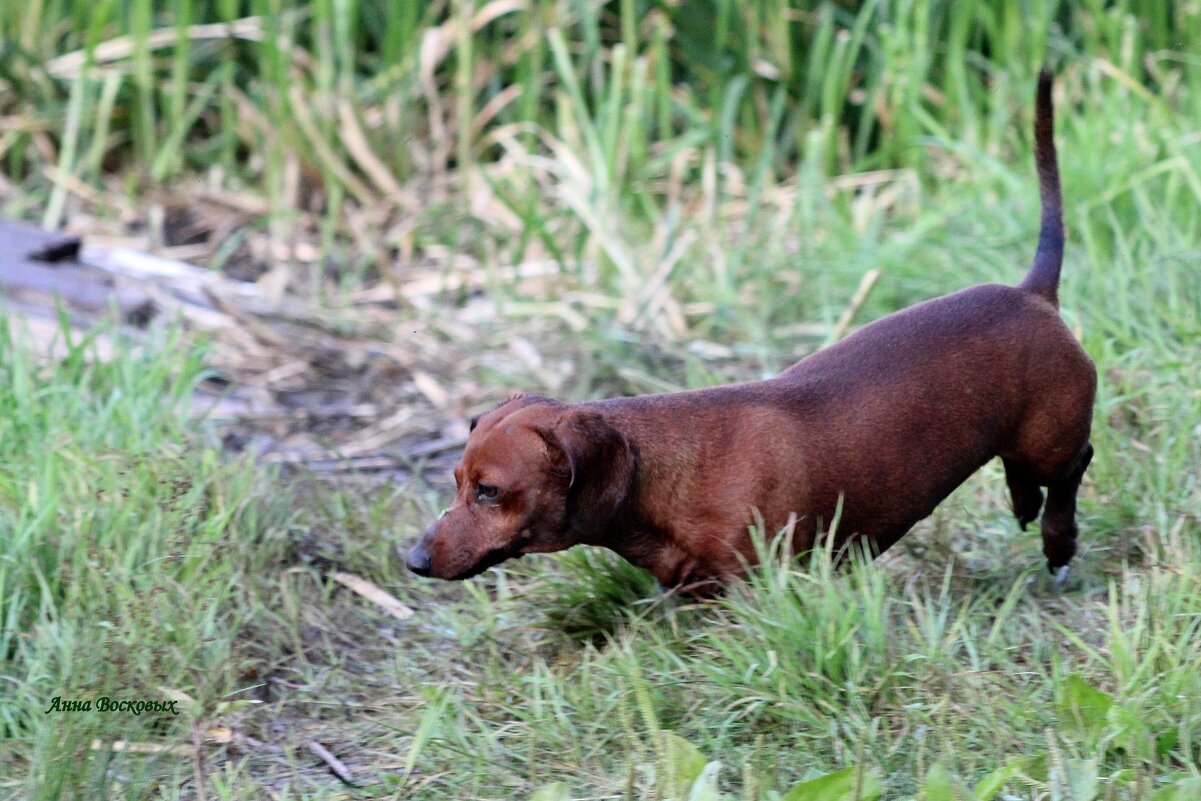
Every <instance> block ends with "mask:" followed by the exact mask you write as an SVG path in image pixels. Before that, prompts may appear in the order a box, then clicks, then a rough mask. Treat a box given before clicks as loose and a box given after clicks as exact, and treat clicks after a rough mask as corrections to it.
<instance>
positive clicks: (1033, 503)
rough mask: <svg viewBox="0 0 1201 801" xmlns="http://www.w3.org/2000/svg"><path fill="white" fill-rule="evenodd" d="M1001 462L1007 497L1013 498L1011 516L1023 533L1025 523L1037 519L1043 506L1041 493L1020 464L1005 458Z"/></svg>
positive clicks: (1036, 483)
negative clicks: (1003, 467)
mask: <svg viewBox="0 0 1201 801" xmlns="http://www.w3.org/2000/svg"><path fill="white" fill-rule="evenodd" d="M1001 462H1002V463H1003V464H1004V465H1005V483H1007V484H1008V485H1009V495H1010V497H1012V498H1013V516H1014V517H1016V518H1017V519H1018V525H1019V526H1021V527H1022V530H1023V531H1025V530H1026V524H1027V523H1033V522H1034V521H1035V520H1037V519H1038V512H1039V510H1040V509H1042V506H1043V491H1042V490H1041V489H1039V487H1038V481H1037V480H1035V478H1034V476H1033V475H1031V473H1030V471H1029V470H1027V469H1026V468H1025V467H1023V466H1022V464H1021V463H1020V462H1018V461H1017V460H1015V459H1006V458H1002V459H1001Z"/></svg>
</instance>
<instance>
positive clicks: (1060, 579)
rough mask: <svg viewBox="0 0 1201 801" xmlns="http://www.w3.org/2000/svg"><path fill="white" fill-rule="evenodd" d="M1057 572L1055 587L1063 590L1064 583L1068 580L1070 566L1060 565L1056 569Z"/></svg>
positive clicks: (1055, 572)
mask: <svg viewBox="0 0 1201 801" xmlns="http://www.w3.org/2000/svg"><path fill="white" fill-rule="evenodd" d="M1054 574H1055V589H1057V590H1060V591H1062V590H1063V588H1064V585H1066V584H1067V582H1068V566H1067V565H1060V566H1059V567H1057V568H1055V569H1054Z"/></svg>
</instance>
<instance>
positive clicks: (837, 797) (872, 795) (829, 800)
mask: <svg viewBox="0 0 1201 801" xmlns="http://www.w3.org/2000/svg"><path fill="white" fill-rule="evenodd" d="M860 772H861V769H860V768H858V767H854V766H852V767H849V768H844V769H843V770H839V771H835V772H834V773H827V774H826V775H825V776H818V777H817V778H816V779H810V780H809V781H805V782H801V783H800V784H798V785H797V786H796V787H793V788H792V789H791V790H789V791H788V793H787V795H785V796H784V797H783V798H782V799H780V801H876V799H877V798H879V797H880V793H881V788H880V778H879V777H878V776H876V774H875V773H874V772H872V771H871V770H866V769H864V770H862V774H863V775H862V776H859V774H860ZM857 783H858V784H860V788H859V792H858V794H856V793H855V785H856V784H857Z"/></svg>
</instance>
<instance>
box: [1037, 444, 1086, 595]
mask: <svg viewBox="0 0 1201 801" xmlns="http://www.w3.org/2000/svg"><path fill="white" fill-rule="evenodd" d="M1092 458H1093V446H1092V445H1089V444H1086V445H1085V446H1084V449H1083V450H1082V451H1081V452H1080V455H1079V456H1078V457H1077V458H1076V460H1075V462H1074V464H1073V465H1072V468H1071V469H1070V470H1069V471H1068V473H1067V475H1066V476H1064V477H1063V478H1062V479H1060V480H1058V481H1052V482H1051V483H1050V485H1049V486H1048V487H1047V508H1046V509H1045V510H1044V511H1043V520H1042V534H1043V553H1044V554H1045V555H1046V557H1047V569H1048V570H1050V571H1051V572H1052V573H1054V574H1056V577H1057V578H1061V577H1062V575H1063V574H1064V572H1065V569H1066V567H1067V564H1068V562H1070V561H1071V560H1072V557H1073V556H1075V555H1076V491H1077V490H1078V489H1080V481H1081V480H1082V479H1083V478H1084V471H1085V470H1087V469H1088V464H1089V462H1091V461H1092Z"/></svg>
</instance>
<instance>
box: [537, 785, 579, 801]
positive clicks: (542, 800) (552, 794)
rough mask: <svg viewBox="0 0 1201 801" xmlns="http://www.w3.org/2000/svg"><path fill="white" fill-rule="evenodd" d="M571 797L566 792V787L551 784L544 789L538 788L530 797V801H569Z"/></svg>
mask: <svg viewBox="0 0 1201 801" xmlns="http://www.w3.org/2000/svg"><path fill="white" fill-rule="evenodd" d="M570 799H571V795H570V794H569V793H568V792H567V785H566V784H564V783H563V782H552V783H550V784H548V785H546V786H545V787H539V788H538V789H537V790H536V791H535V792H534V794H533V795H532V796H530V801H570Z"/></svg>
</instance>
